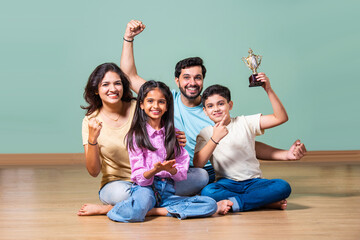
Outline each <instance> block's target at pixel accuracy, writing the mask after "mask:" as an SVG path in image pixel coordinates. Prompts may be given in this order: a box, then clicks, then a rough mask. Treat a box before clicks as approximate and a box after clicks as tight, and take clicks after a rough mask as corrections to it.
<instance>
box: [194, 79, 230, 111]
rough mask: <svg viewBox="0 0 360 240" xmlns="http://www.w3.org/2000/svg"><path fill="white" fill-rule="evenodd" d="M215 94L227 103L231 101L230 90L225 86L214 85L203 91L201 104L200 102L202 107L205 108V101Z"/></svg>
mask: <svg viewBox="0 0 360 240" xmlns="http://www.w3.org/2000/svg"><path fill="white" fill-rule="evenodd" d="M215 94H218V95H220V96H222V97H223V98H225V99H226V100H227V101H228V102H230V101H231V94H230V90H229V89H228V88H227V87H225V86H222V85H219V84H215V85H211V86H210V87H208V88H206V89H205V91H204V92H203V94H202V96H201V102H202V104H203V106H204V107H205V101H206V99H208V98H209V97H211V96H213V95H215Z"/></svg>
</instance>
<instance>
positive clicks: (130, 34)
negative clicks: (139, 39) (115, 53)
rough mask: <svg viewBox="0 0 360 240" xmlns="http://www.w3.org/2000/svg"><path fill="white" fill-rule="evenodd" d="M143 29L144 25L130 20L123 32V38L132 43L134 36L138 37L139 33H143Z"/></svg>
mask: <svg viewBox="0 0 360 240" xmlns="http://www.w3.org/2000/svg"><path fill="white" fill-rule="evenodd" d="M144 29H145V25H144V24H142V22H141V21H138V20H131V21H130V22H129V23H128V24H127V25H126V30H125V34H124V38H125V39H126V40H129V41H132V40H133V39H134V37H135V36H136V35H138V34H139V33H141V32H142V31H144Z"/></svg>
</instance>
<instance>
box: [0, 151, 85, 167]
mask: <svg viewBox="0 0 360 240" xmlns="http://www.w3.org/2000/svg"><path fill="white" fill-rule="evenodd" d="M79 164H82V165H84V164H85V155H84V153H24V154H0V166H1V165H7V166H9V165H79Z"/></svg>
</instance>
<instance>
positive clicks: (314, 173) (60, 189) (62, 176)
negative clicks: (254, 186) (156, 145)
mask: <svg viewBox="0 0 360 240" xmlns="http://www.w3.org/2000/svg"><path fill="white" fill-rule="evenodd" d="M319 159H320V158H319ZM338 160H339V161H331V162H326V161H323V160H321V161H316V159H315V161H311V159H310V161H309V159H307V161H301V162H276V163H267V162H265V163H262V169H263V174H264V177H266V178H282V179H285V180H287V181H288V182H290V184H291V186H292V189H293V192H292V194H291V197H290V198H289V199H288V202H289V204H288V210H286V211H280V210H257V211H252V212H243V213H234V214H229V215H227V216H221V217H213V218H204V219H189V220H183V221H181V220H178V219H175V218H170V217H156V218H155V217H154V218H149V219H147V221H145V222H143V223H131V224H130V223H116V222H112V221H110V220H109V219H108V218H107V217H106V216H91V217H78V216H77V215H76V212H77V210H78V209H79V208H80V207H81V205H82V204H83V203H85V202H92V203H100V202H99V200H98V195H97V190H98V187H99V182H100V178H97V179H94V178H92V177H90V175H88V173H87V172H86V170H85V167H84V166H83V165H63V166H56V165H48V166H46V165H43V166H42V165H38V166H36V165H33V166H0V239H16V240H18V239H157V240H162V239H169V238H170V239H182V240H183V239H206V240H210V239H222V240H227V239H274V240H275V239H360V208H359V205H360V161H357V162H342V159H338Z"/></svg>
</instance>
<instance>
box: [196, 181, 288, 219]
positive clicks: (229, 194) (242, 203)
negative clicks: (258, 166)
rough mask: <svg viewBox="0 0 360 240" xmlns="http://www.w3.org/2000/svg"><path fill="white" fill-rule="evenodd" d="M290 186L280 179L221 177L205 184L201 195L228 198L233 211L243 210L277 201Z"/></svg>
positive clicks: (221, 198)
mask: <svg viewBox="0 0 360 240" xmlns="http://www.w3.org/2000/svg"><path fill="white" fill-rule="evenodd" d="M290 193H291V187H290V185H289V183H287V182H286V181H284V180H282V179H271V180H269V179H263V178H254V179H249V180H245V181H234V180H230V179H227V178H221V179H219V180H218V181H217V182H215V183H211V184H209V185H207V186H206V187H205V188H204V189H203V190H202V191H201V195H202V196H209V197H211V198H213V199H215V201H220V200H224V199H229V200H230V201H232V202H233V203H234V205H233V206H232V209H233V211H234V212H243V211H248V210H252V209H255V208H259V207H262V206H264V205H267V204H270V203H274V202H278V201H280V200H283V199H285V198H287V197H289V196H290Z"/></svg>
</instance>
